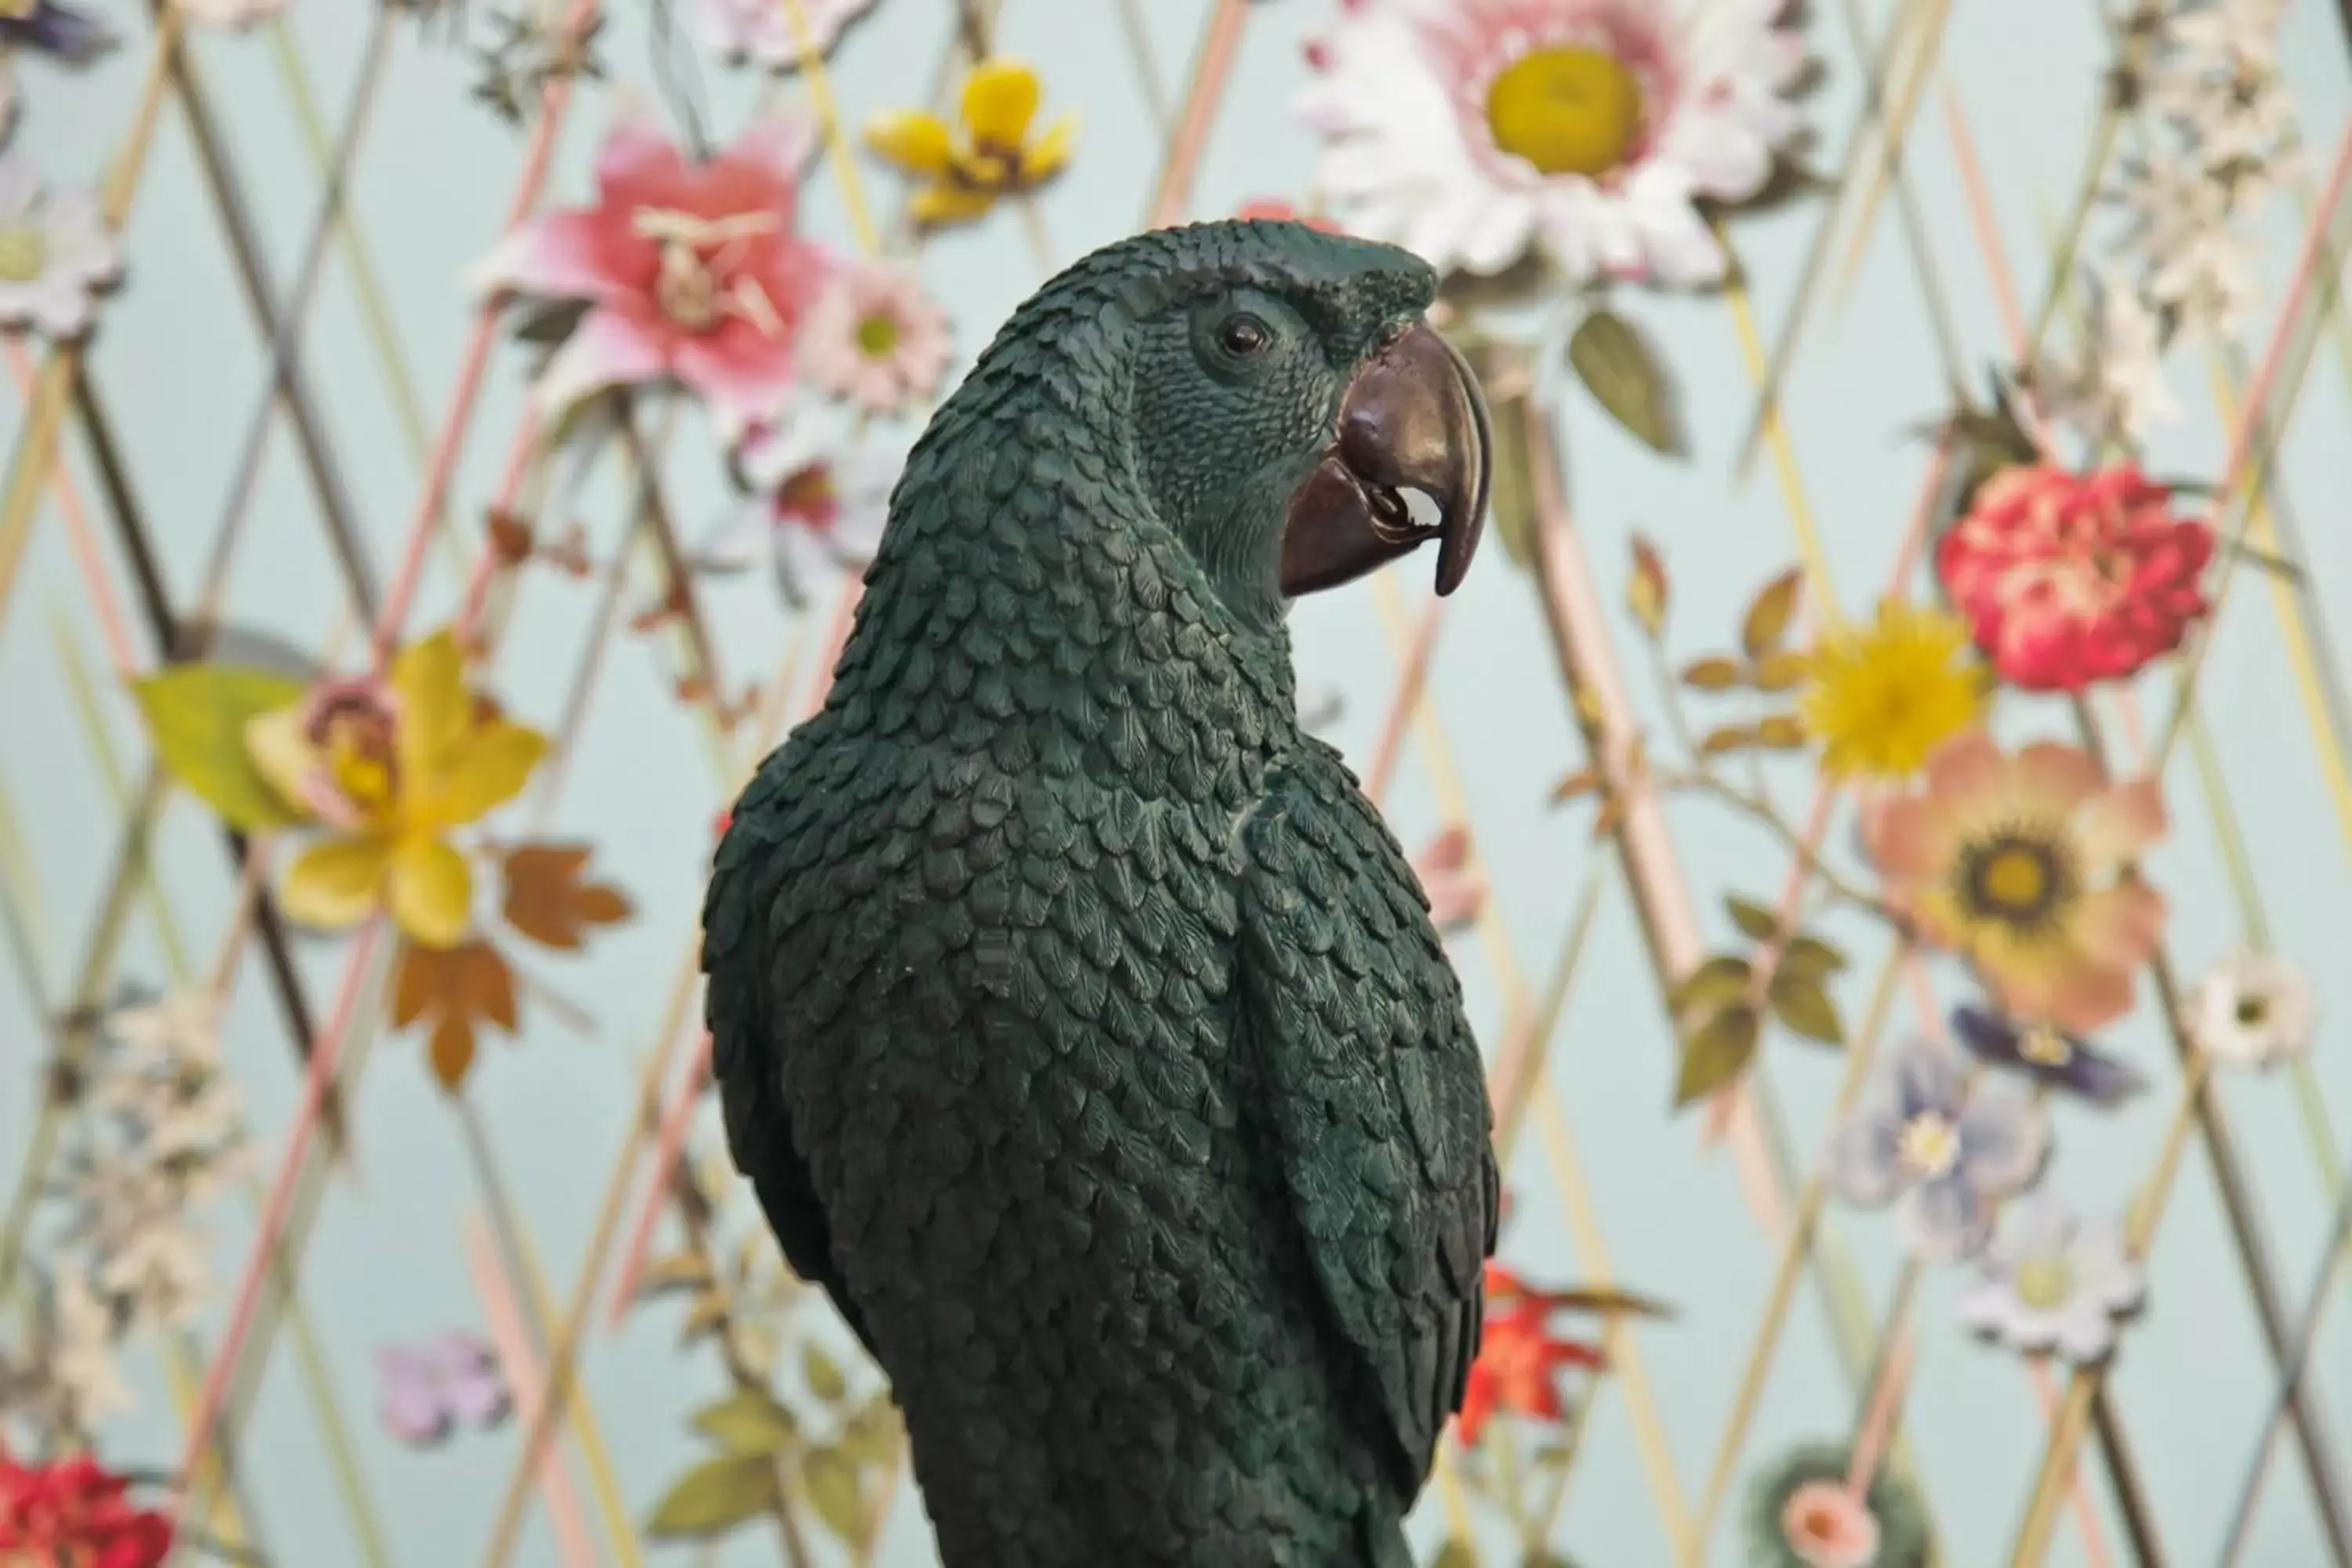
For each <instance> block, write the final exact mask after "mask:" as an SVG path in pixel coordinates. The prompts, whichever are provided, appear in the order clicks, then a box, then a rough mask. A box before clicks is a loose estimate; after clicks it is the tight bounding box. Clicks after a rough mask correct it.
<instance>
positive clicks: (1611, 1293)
mask: <svg viewBox="0 0 2352 1568" xmlns="http://www.w3.org/2000/svg"><path fill="white" fill-rule="evenodd" d="M1544 1300H1546V1301H1547V1302H1549V1303H1550V1304H1551V1305H1553V1306H1556V1307H1560V1308H1563V1309H1565V1310H1569V1311H1571V1312H1599V1313H1601V1315H1603V1316H1604V1317H1612V1318H1617V1317H1623V1318H1671V1317H1673V1316H1674V1315H1675V1310H1674V1309H1673V1308H1672V1307H1669V1306H1667V1305H1666V1304H1665V1303H1664V1301H1660V1300H1655V1299H1654V1298H1653V1297H1649V1296H1643V1295H1640V1294H1637V1293H1636V1292H1634V1291H1632V1290H1619V1289H1614V1288H1613V1287H1612V1288H1610V1289H1600V1288H1597V1287H1596V1288H1592V1289H1582V1290H1547V1291H1545V1292H1544Z"/></svg>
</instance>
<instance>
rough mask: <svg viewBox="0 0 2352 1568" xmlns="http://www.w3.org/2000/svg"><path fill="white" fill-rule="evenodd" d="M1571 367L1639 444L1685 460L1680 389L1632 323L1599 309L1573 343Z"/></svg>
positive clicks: (1570, 343)
mask: <svg viewBox="0 0 2352 1568" xmlns="http://www.w3.org/2000/svg"><path fill="white" fill-rule="evenodd" d="M1568 363H1569V365H1570V368H1571V369H1573V370H1574V371H1575V372H1576V374H1577V379H1578V380H1580V381H1581V382H1583V383H1584V384H1585V386H1586V388H1587V389H1588V390H1590V391H1591V394H1592V395H1593V397H1594V399H1595V400H1597V401H1598V402H1599V403H1600V405H1601V407H1603V408H1605V409H1607V410H1608V411H1609V413H1610V416H1612V418H1614V419H1615V420H1616V421H1617V423H1618V424H1620V425H1622V426H1624V427H1625V428H1626V429H1627V430H1628V431H1629V432H1631V433H1632V435H1633V437H1634V439H1636V440H1638V441H1640V442H1641V443H1642V444H1643V446H1645V447H1649V448H1650V449H1651V450H1652V451H1654V452H1661V453H1664V455H1665V456H1667V457H1669V458H1678V457H1680V456H1682V450H1683V444H1682V436H1681V433H1680V431H1679V430H1678V429H1677V428H1676V421H1675V405H1674V384H1673V383H1672V382H1671V381H1669V380H1668V379H1667V376H1666V371H1665V367H1664V365H1663V364H1661V363H1659V361H1658V356H1657V354H1656V353H1655V352H1654V350H1653V349H1652V348H1651V347H1650V345H1649V343H1648V342H1647V341H1646V340H1644V339H1643V336H1642V334H1641V333H1640V332H1639V331H1636V330H1635V329H1634V327H1633V323H1632V322H1631V321H1626V320H1625V318H1624V317H1622V316H1620V315H1617V314H1615V313H1614V312H1613V311H1610V310H1594V311H1593V312H1591V314H1590V315H1588V316H1586V317H1585V318H1584V320H1583V321H1580V322H1579V323H1578V324H1577V329H1576V334H1575V335H1574V336H1573V337H1571V338H1570V339H1569V340H1568Z"/></svg>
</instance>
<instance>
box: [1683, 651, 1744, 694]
mask: <svg viewBox="0 0 2352 1568" xmlns="http://www.w3.org/2000/svg"><path fill="white" fill-rule="evenodd" d="M1747 673H1748V672H1747V671H1745V670H1743V669H1741V668H1739V666H1738V662H1737V661H1735V660H1732V659H1728V658H1722V657H1720V656H1719V655H1710V656H1708V657H1707V658H1695V659H1693V660H1691V662H1690V663H1689V664H1687V665H1685V667H1684V668H1683V684H1684V685H1685V686H1687V687H1689V688H1690V689H1692V690H1694V691H1728V690H1730V689H1732V688H1733V687H1735V686H1738V684H1739V683H1740V681H1741V680H1743V679H1746V677H1747Z"/></svg>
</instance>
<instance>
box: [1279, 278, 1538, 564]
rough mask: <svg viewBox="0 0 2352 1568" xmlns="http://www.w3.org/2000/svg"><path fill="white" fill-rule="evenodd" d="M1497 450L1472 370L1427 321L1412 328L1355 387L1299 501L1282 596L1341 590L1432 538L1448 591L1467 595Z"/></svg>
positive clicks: (1287, 534)
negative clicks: (1419, 505) (1416, 501)
mask: <svg viewBox="0 0 2352 1568" xmlns="http://www.w3.org/2000/svg"><path fill="white" fill-rule="evenodd" d="M1491 441H1492V436H1491V434H1490V432H1489V429H1488V426H1487V423H1486V399H1485V398H1484V397H1482V396H1480V395H1479V393H1478V378H1477V377H1476V376H1475V375H1474V374H1472V373H1471V370H1470V364H1469V362H1468V361H1466V360H1465V359H1464V358H1463V357H1462V355H1461V353H1459V352H1458V351H1457V350H1456V349H1455V348H1454V345H1453V344H1451V343H1449V342H1446V341H1445V339H1444V337H1442V336H1440V335H1439V333H1438V332H1437V331H1436V329H1435V328H1433V327H1431V326H1430V325H1428V324H1427V323H1426V322H1416V323H1415V324H1414V325H1412V326H1411V327H1409V328H1407V329H1406V330H1405V331H1403V332H1402V333H1400V334H1399V335H1398V336H1397V337H1396V338H1395V339H1393V340H1392V341H1391V342H1390V343H1389V344H1388V345H1387V346H1386V347H1385V348H1383V349H1381V351H1380V353H1378V354H1376V355H1374V356H1373V358H1372V360H1371V363H1369V364H1367V365H1366V366H1365V367H1364V368H1363V369H1362V370H1360V371H1359V372H1358V373H1357V374H1356V379H1355V380H1354V381H1353V382H1351V383H1349V386H1348V391H1347V395H1345V396H1344V397H1342V398H1341V399H1340V401H1339V430H1338V432H1337V434H1336V435H1335V436H1334V437H1332V441H1331V445H1330V446H1329V447H1327V448H1326V449H1325V451H1324V453H1323V457H1322V460H1321V461H1319V462H1318V463H1317V464H1316V465H1315V471H1314V472H1313V473H1311V474H1309V475H1307V482H1306V483H1305V484H1302V485H1300V486H1299V487H1298V489H1297V491H1296V492H1294V493H1293V494H1292V496H1291V498H1290V504H1289V507H1288V509H1287V511H1286V520H1285V522H1284V526H1283V534H1282V591H1283V593H1284V594H1285V595H1287V596H1288V597H1291V598H1297V597H1298V596H1299V595H1305V594H1313V593H1318V592H1320V591H1321V590H1323V589H1325V588H1336V587H1338V586H1339V584H1342V583H1347V582H1351V581H1353V580H1354V579H1356V578H1358V577H1360V576H1362V575H1363V574H1365V573H1367V572H1370V571H1372V570H1373V569H1374V568H1376V567H1380V566H1384V565H1386V564H1387V563H1390V562H1391V561H1394V560H1396V559H1397V558H1398V557H1400V556H1403V555H1408V554H1411V553H1412V552H1413V551H1414V550H1415V549H1417V548H1418V547H1419V546H1420V545H1422V544H1423V542H1426V541H1429V540H1432V539H1434V540H1436V541H1437V542H1438V545H1437V591H1438V592H1439V593H1440V594H1451V593H1452V592H1454V589H1456V588H1458V587H1460V586H1461V585H1462V578H1463V575H1464V574H1465V573H1467V572H1468V571H1469V570H1470V557H1471V556H1472V555H1473V554H1474V553H1475V552H1476V551H1477V548H1478V536H1479V534H1480V532H1481V531H1484V529H1485V527H1486V479H1487V471H1488V467H1489V448H1490V445H1491ZM1415 491H1418V492H1419V494H1420V497H1421V498H1422V499H1423V500H1424V501H1425V502H1426V503H1428V504H1427V507H1426V508H1425V509H1424V510H1422V511H1419V512H1417V511H1416V510H1415V508H1414V505H1413V495H1412V492H1415Z"/></svg>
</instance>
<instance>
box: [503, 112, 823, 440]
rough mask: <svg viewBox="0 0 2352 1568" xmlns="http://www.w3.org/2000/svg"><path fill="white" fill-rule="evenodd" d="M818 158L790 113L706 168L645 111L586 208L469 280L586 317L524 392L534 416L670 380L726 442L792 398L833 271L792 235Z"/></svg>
mask: <svg viewBox="0 0 2352 1568" xmlns="http://www.w3.org/2000/svg"><path fill="white" fill-rule="evenodd" d="M815 147H816V132H815V128H814V124H813V122H812V121H809V120H808V119H807V118H806V117H805V116H803V115H801V114H798V113H779V114H775V115H772V116H771V117H769V118H767V119H764V120H762V121H758V122H755V123H754V124H753V125H752V126H751V129H750V130H748V131H746V132H744V133H743V135H742V136H741V137H740V138H739V139H738V140H737V141H736V142H735V144H734V145H733V146H731V147H730V148H728V149H727V150H726V151H725V152H723V153H719V155H718V156H717V157H715V158H712V159H711V160H710V161H709V162H708V163H689V162H688V160H687V159H686V158H685V157H684V156H683V155H682V154H681V153H679V151H678V150H677V147H676V146H674V145H672V144H671V143H670V142H668V141H667V139H666V138H665V137H664V136H663V135H662V134H661V132H660V131H659V130H658V129H657V128H656V126H655V125H654V124H653V123H652V122H651V121H650V120H649V119H648V118H646V115H645V113H644V111H643V110H637V109H634V108H632V109H628V110H624V111H623V113H622V114H621V116H620V118H619V119H617V120H616V121H614V126H613V129H612V130H611V131H610V132H608V133H607V134H606V136H605V139H604V148H603V151H602V152H601V153H599V154H598V156H597V160H596V185H597V200H596V205H593V206H589V207H568V208H565V209H562V210H561V211H558V212H552V213H549V214H547V215H546V216H542V217H539V218H536V219H533V220H532V221H530V222H529V223H526V224H524V225H522V226H520V227H519V228H518V229H516V230H515V232H514V233H512V234H511V235H509V236H508V237H507V238H506V239H504V240H502V241H501V242H499V246H498V247H497V248H496V249H494V250H492V251H491V252H490V254H489V255H488V256H487V257H485V258H483V259H482V261H481V262H480V263H479V265H478V267H477V268H476V269H475V280H476V281H477V282H478V284H479V285H480V286H482V287H484V288H486V289H505V290H511V291H512V292H515V293H518V294H528V295H534V296H537V297H540V298H542V299H551V300H587V301H590V303H591V306H592V308H591V309H590V310H589V311H588V313H587V314H586V315H585V316H583V318H582V319H581V321H580V324H579V325H578V326H577V327H576V328H574V329H573V331H572V335H571V337H569V338H568V339H566V340H565V342H564V344H563V347H562V349H561V350H559V351H558V352H557V353H556V355H555V357H554V359H553V360H552V361H551V362H550V363H549V364H548V367H547V369H546V371H545V373H544V374H541V377H540V380H539V384H538V385H537V386H536V387H535V388H533V391H532V396H533V399H534V402H535V404H536V405H537V407H538V409H539V411H540V412H541V415H542V416H550V415H552V414H553V413H555V412H557V411H559V410H561V409H562V408H563V407H565V406H567V405H570V404H571V403H572V402H573V401H575V400H577V399H578V398H580V397H583V396H584V395H587V394H589V393H592V392H595V391H599V390H601V389H603V388H604V387H608V386H629V385H636V384H643V383H647V382H656V381H675V382H677V384H680V385H682V386H684V387H685V388H686V390H687V391H688V392H689V393H691V394H692V395H694V396H696V397H698V398H699V399H700V400H701V401H702V402H703V403H705V404H706V405H709V407H710V409H711V411H712V412H713V413H714V414H715V415H716V416H718V418H719V422H720V424H721V426H723V427H724V428H726V429H727V430H729V431H730V433H732V432H736V431H740V430H742V429H743V428H745V427H747V426H749V425H751V423H752V422H754V421H756V420H760V419H764V418H767V417H769V416H772V415H773V414H774V413H775V412H776V411H777V410H778V409H779V408H780V407H782V405H783V403H784V400H785V398H786V396H787V395H789V394H790V392H791V390H792V386H793V374H794V353H793V351H794V347H795V343H796V340H797V338H798V334H799V329H800V325H801V321H802V319H803V317H804V316H805V315H806V314H807V311H808V307H809V303H810V301H811V300H813V299H814V298H815V296H816V294H817V292H818V291H819V290H820V289H822V287H823V286H824V281H825V279H826V277H827V275H828V274H829V272H830V271H831V268H832V263H831V261H830V259H829V258H827V257H826V255H825V254H824V251H822V250H820V249H819V248H817V247H815V246H814V245H812V244H809V243H808V242H806V241H804V240H802V239H800V238H798V237H795V236H794V235H793V216H794V209H795V207H796V205H797V204H798V198H799V194H800V176H801V173H802V171H803V168H804V167H805V166H806V165H807V163H808V160H809V157H810V155H811V154H812V153H814V150H815Z"/></svg>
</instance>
